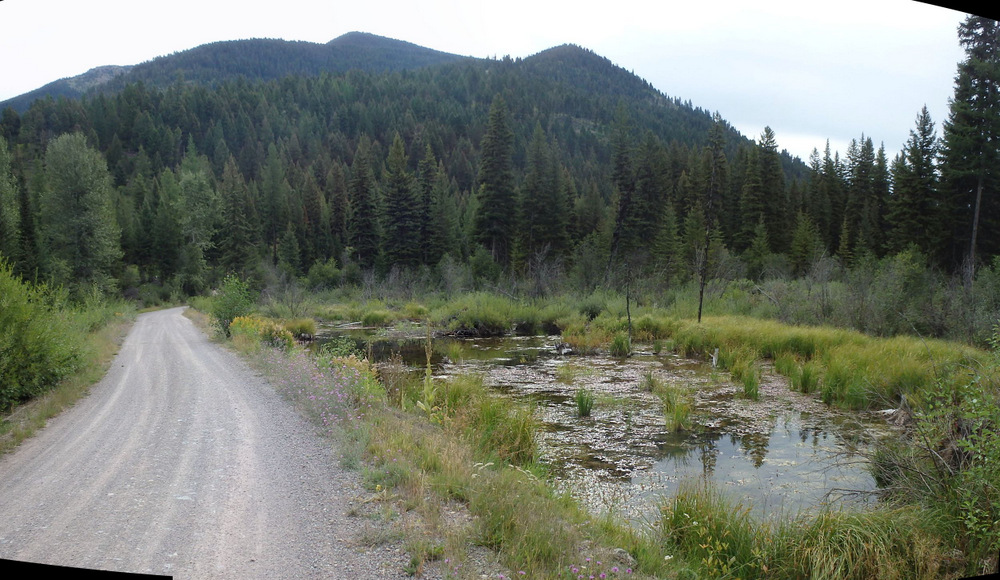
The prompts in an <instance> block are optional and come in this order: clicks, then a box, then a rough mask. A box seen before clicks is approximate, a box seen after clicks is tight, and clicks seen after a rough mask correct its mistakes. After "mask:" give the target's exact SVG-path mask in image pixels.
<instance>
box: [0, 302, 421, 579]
mask: <svg viewBox="0 0 1000 580" xmlns="http://www.w3.org/2000/svg"><path fill="white" fill-rule="evenodd" d="M182 312H183V309H181V308H175V309H171V310H164V311H160V312H151V313H147V314H142V315H140V316H139V317H138V319H137V320H136V323H135V325H134V326H133V328H132V330H131V332H130V333H129V335H128V337H127V338H126V340H125V342H124V343H123V345H122V347H121V350H120V352H119V353H118V355H117V357H116V359H115V361H114V363H113V364H112V367H111V369H110V370H109V372H108V374H107V375H106V376H105V377H104V379H103V380H102V381H101V382H100V383H99V384H97V385H95V386H94V388H93V389H92V391H91V393H90V395H89V396H87V397H86V398H85V399H83V400H81V401H80V402H79V403H77V404H76V406H74V407H73V408H72V409H70V410H68V411H66V412H64V413H63V414H62V415H60V416H58V417H56V418H54V419H52V420H51V421H49V424H48V425H47V426H46V427H45V428H44V429H43V430H41V431H40V432H39V434H38V435H36V436H35V437H34V438H32V439H30V440H28V441H26V442H24V443H23V444H22V445H21V446H20V447H19V448H18V449H17V450H16V451H15V452H14V453H11V454H9V455H7V456H5V457H2V458H0V558H7V559H12V560H19V561H26V562H38V563H44V564H57V565H63V566H73V567H80V568H91V569H100V570H113V571H120V572H133V573H146V574H162V575H170V576H173V577H175V578H397V577H400V576H401V575H402V574H401V570H402V563H401V562H402V560H401V559H402V558H403V555H402V554H401V553H400V551H399V549H398V548H389V547H383V548H377V549H365V548H363V547H360V546H358V545H357V542H356V541H355V538H356V537H357V535H358V533H359V532H360V530H361V529H362V528H363V526H364V522H363V521H361V519H360V518H352V517H347V515H345V514H346V512H348V510H349V509H350V505H351V502H352V501H353V500H355V499H356V498H357V497H358V496H359V495H362V494H363V490H362V489H361V488H360V487H359V485H358V480H357V475H356V474H355V473H352V472H344V471H342V470H341V469H340V468H339V467H338V466H337V463H336V460H335V459H334V458H333V457H332V454H333V450H332V449H331V448H330V444H329V442H326V441H324V440H323V439H322V438H320V437H319V436H317V435H316V434H315V433H314V432H313V430H312V429H311V428H310V426H309V425H308V424H307V423H306V422H305V420H303V419H302V418H301V417H300V416H299V415H298V414H296V413H295V411H293V410H292V409H291V408H290V407H289V405H288V404H287V403H286V402H285V401H283V400H282V399H281V398H280V397H279V396H278V395H277V394H276V393H275V392H274V389H273V388H272V387H271V386H270V385H268V384H267V382H266V381H264V379H262V378H260V377H259V376H258V375H257V374H256V373H254V372H253V371H252V370H251V369H250V368H248V367H247V366H246V365H245V364H244V363H243V362H242V361H240V360H239V359H238V358H237V357H236V356H235V355H233V354H232V353H230V352H228V351H226V350H225V349H223V348H221V347H219V346H218V345H216V344H213V343H212V342H210V341H209V340H208V339H207V338H206V337H205V335H204V334H203V333H202V332H201V331H199V330H198V329H197V328H196V327H195V326H194V325H193V324H192V323H191V321H190V320H188V319H187V318H185V317H184V316H183V314H182Z"/></svg>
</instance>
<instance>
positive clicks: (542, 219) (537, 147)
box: [519, 124, 568, 261]
mask: <svg viewBox="0 0 1000 580" xmlns="http://www.w3.org/2000/svg"><path fill="white" fill-rule="evenodd" d="M560 173H561V172H560V169H559V166H558V164H557V162H556V160H555V159H554V158H553V156H552V151H551V149H550V146H549V143H548V140H547V139H546V137H545V132H544V131H543V130H542V126H541V125H540V124H536V125H535V131H534V134H533V136H532V139H531V144H530V145H529V147H528V165H527V170H526V172H525V176H524V184H523V185H522V187H521V204H520V207H521V220H520V228H519V230H520V236H519V254H520V255H521V259H522V260H525V261H526V260H528V259H530V258H531V257H532V256H535V255H537V254H539V253H541V252H548V254H549V255H554V256H558V255H562V254H563V253H564V252H565V251H566V248H567V245H568V241H567V235H566V225H567V217H568V215H567V214H568V212H567V210H566V203H565V202H566V199H565V192H564V191H563V190H562V187H561V183H560V181H561V180H560Z"/></svg>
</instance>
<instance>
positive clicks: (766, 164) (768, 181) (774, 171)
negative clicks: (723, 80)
mask: <svg viewBox="0 0 1000 580" xmlns="http://www.w3.org/2000/svg"><path fill="white" fill-rule="evenodd" d="M757 147H758V154H759V156H760V158H759V163H760V182H761V192H762V196H763V202H764V219H765V222H766V224H767V235H768V238H769V239H770V240H771V249H772V250H774V251H775V252H776V253H784V252H785V251H787V249H788V246H789V244H790V242H791V237H790V235H789V234H790V233H791V219H790V216H789V215H788V192H787V190H786V189H785V174H784V171H782V169H781V155H780V154H779V153H778V142H777V140H776V138H775V134H774V131H773V130H771V128H770V127H764V131H763V132H762V133H761V135H760V141H759V142H758V144H757Z"/></svg>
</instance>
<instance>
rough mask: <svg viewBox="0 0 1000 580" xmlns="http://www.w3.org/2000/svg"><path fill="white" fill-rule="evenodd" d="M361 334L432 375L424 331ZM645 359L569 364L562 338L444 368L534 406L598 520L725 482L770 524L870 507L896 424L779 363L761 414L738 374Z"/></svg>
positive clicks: (561, 481) (559, 471) (556, 458)
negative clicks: (676, 412) (810, 386)
mask: <svg viewBox="0 0 1000 580" xmlns="http://www.w3.org/2000/svg"><path fill="white" fill-rule="evenodd" d="M342 332H344V331H337V332H336V333H337V334H339V333H342ZM348 333H349V335H350V336H352V337H354V338H355V340H357V341H358V344H359V345H360V344H364V345H366V346H365V348H367V349H369V350H370V352H371V354H372V356H373V358H375V359H376V360H379V359H384V358H387V357H388V356H389V354H391V353H397V352H398V353H400V355H401V356H402V358H403V360H404V362H406V363H407V364H409V365H412V366H413V367H415V368H420V369H422V368H424V366H425V365H426V351H425V347H426V338H425V337H424V336H420V333H421V331H420V330H419V329H411V330H410V331H409V332H406V331H403V332H395V333H394V332H391V331H390V332H386V331H382V332H381V334H382V335H381V336H379V333H373V332H372V331H363V330H352V331H348ZM414 335H417V336H414ZM643 346H644V345H637V346H636V348H637V351H636V352H635V353H634V354H633V356H631V357H628V358H624V359H618V358H612V357H609V356H607V355H587V356H577V355H573V354H560V337H558V336H533V337H505V338H490V339H469V338H462V339H459V338H452V337H435V338H434V339H433V356H432V361H431V363H432V370H433V372H434V375H435V376H436V377H441V378H445V377H447V376H451V375H455V374H460V373H467V372H475V373H482V374H483V375H484V377H485V383H486V385H487V386H489V387H490V388H491V389H492V390H493V391H494V392H495V393H496V394H497V395H498V396H504V397H512V398H514V399H516V400H519V401H522V402H524V403H527V404H530V405H532V406H533V407H534V408H535V409H536V415H537V417H538V419H539V420H540V421H541V433H540V446H541V451H542V461H543V462H544V463H546V464H547V465H548V466H549V468H550V470H551V472H552V474H553V476H554V479H555V480H556V482H557V484H558V485H560V486H562V487H563V488H565V489H567V490H569V491H571V492H572V493H573V494H574V495H575V496H576V497H578V498H579V499H580V500H581V501H583V502H584V503H585V504H586V505H587V506H588V507H589V508H590V509H592V510H595V511H604V510H611V511H614V512H615V513H618V514H621V515H624V516H626V517H628V518H630V519H633V520H635V521H642V520H644V519H647V518H649V517H650V516H651V515H652V514H654V513H655V510H656V508H657V506H658V504H659V503H660V502H661V501H662V499H663V497H664V496H670V495H671V494H672V493H673V492H674V491H675V490H676V488H677V486H678V484H679V483H680V482H681V481H683V480H685V479H689V478H707V479H709V480H711V481H712V482H714V483H715V484H716V485H717V486H718V487H720V488H722V489H723V490H724V491H726V492H727V493H728V495H730V496H731V497H733V498H734V499H736V500H738V501H741V502H743V504H744V506H746V507H749V508H751V511H752V512H754V513H756V514H757V515H759V516H764V517H766V516H771V515H795V514H796V513H799V512H801V511H803V510H810V509H814V508H818V507H821V506H824V505H827V504H829V503H831V502H850V503H858V502H866V501H869V498H870V497H871V495H870V494H867V493H865V492H868V491H872V490H874V489H875V482H874V480H873V479H872V477H871V476H870V475H869V473H868V471H867V469H866V464H865V461H864V451H865V450H867V449H868V448H869V447H870V445H871V443H872V442H873V441H874V440H875V439H876V438H877V437H880V436H884V435H885V434H887V433H888V432H889V427H888V426H887V425H886V423H885V421H884V420H880V419H879V418H877V417H874V416H868V415H867V414H862V413H856V412H843V411H839V410H836V409H831V408H829V407H827V406H826V405H825V404H823V403H822V402H820V401H819V400H818V399H817V398H815V397H813V396H807V395H803V394H800V393H797V392H794V391H791V390H790V389H789V388H788V384H787V380H786V379H785V378H784V377H782V376H780V375H777V374H776V373H775V372H774V371H773V369H772V368H771V367H770V366H768V365H766V364H764V365H762V367H763V373H762V380H761V384H760V398H759V400H757V401H751V400H748V399H746V398H744V397H743V396H742V395H741V393H742V386H737V385H735V384H733V383H732V382H731V380H730V377H729V373H728V372H725V371H722V370H719V369H714V368H712V366H711V365H710V364H707V363H705V362H702V361H698V360H693V359H686V358H682V357H678V356H677V355H675V354H672V353H667V352H662V353H654V352H653V351H652V348H651V346H648V345H646V350H643ZM650 376H652V377H655V379H656V380H658V381H660V382H662V383H668V384H672V385H676V386H679V387H683V388H684V389H687V390H688V391H689V392H690V393H691V395H692V397H693V413H692V419H693V426H692V428H691V429H690V430H686V431H681V432H674V431H672V430H671V429H668V428H667V424H666V420H665V417H664V412H663V404H662V402H661V400H660V398H659V397H658V396H657V395H655V394H653V393H652V392H649V391H647V390H644V389H643V384H644V380H646V381H648V377H650ZM578 389H586V390H588V391H590V392H592V393H593V394H594V397H595V403H594V407H593V411H592V413H591V416H589V417H579V416H578V412H577V406H576V403H575V399H574V396H575V394H576V392H577V390H578Z"/></svg>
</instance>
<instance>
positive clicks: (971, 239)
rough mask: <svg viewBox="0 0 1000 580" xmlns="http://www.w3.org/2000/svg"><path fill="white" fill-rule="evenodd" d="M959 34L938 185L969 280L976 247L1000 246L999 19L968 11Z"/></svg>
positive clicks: (991, 249) (957, 258)
mask: <svg viewBox="0 0 1000 580" xmlns="http://www.w3.org/2000/svg"><path fill="white" fill-rule="evenodd" d="M958 36H959V42H960V44H961V45H962V48H963V49H964V50H965V60H963V61H962V62H961V63H959V65H958V75H957V77H956V79H955V96H954V97H953V98H952V100H951V110H950V113H949V117H948V120H947V121H946V122H945V124H944V137H943V143H942V158H943V159H942V182H943V183H942V186H943V190H944V191H945V193H946V195H947V200H948V207H947V208H945V209H946V211H947V212H948V213H950V214H951V216H952V218H951V220H950V221H951V222H952V224H951V225H952V228H951V229H952V231H953V235H954V240H955V241H954V244H953V250H952V252H951V254H952V260H953V263H954V265H956V266H957V265H958V264H959V263H961V264H962V265H963V270H964V272H965V280H966V284H971V283H972V280H973V277H974V269H975V263H976V259H977V252H978V250H979V247H980V246H982V248H983V249H984V250H985V251H986V252H987V253H989V254H996V253H998V252H1000V171H998V169H997V168H998V167H1000V86H998V85H1000V23H998V22H997V21H996V20H991V19H989V18H984V17H981V16H973V15H969V16H968V17H967V18H966V20H965V22H963V23H962V24H961V25H960V26H959V31H958ZM981 234H985V235H982V237H981Z"/></svg>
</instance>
